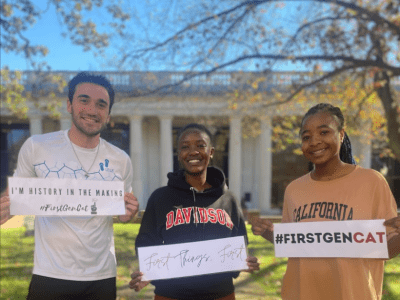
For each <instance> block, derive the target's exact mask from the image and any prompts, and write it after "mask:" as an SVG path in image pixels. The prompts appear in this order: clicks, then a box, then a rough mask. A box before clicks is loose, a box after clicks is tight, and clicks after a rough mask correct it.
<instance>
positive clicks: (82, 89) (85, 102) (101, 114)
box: [67, 83, 110, 137]
mask: <svg viewBox="0 0 400 300" xmlns="http://www.w3.org/2000/svg"><path fill="white" fill-rule="evenodd" d="M109 107H110V99H109V95H108V92H107V90H106V89H105V88H103V87H102V86H100V85H97V84H93V83H81V84H79V85H78V86H77V87H76V90H75V94H74V97H73V100H72V103H71V102H70V101H68V102H67V109H68V112H69V113H71V114H72V122H73V124H72V127H71V130H73V131H74V132H77V133H78V134H80V135H82V134H83V135H85V136H87V137H94V136H97V135H99V134H100V132H101V131H102V130H103V129H104V128H105V127H106V126H107V123H108V122H109V120H110V115H109Z"/></svg>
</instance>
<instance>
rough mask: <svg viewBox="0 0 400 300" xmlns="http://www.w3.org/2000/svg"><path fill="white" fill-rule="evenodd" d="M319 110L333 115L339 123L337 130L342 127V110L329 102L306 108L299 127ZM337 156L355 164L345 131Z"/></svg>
mask: <svg viewBox="0 0 400 300" xmlns="http://www.w3.org/2000/svg"><path fill="white" fill-rule="evenodd" d="M320 112H326V113H329V114H330V115H331V116H332V117H334V118H335V119H336V120H337V122H338V124H339V126H338V129H339V130H342V129H343V128H344V123H345V122H344V116H343V113H342V111H341V110H340V108H339V107H335V106H333V105H331V104H329V103H319V104H317V105H315V106H313V107H311V108H310V109H309V110H308V112H307V113H306V114H305V115H304V117H303V120H302V121H301V127H303V123H304V120H305V119H306V118H308V117H309V116H312V115H315V114H317V113H320ZM339 157H340V160H341V161H343V162H345V163H348V164H352V165H355V164H356V162H355V160H354V158H353V154H352V151H351V143H350V139H349V137H348V136H347V134H346V132H345V133H344V138H343V143H342V145H341V147H340V152H339Z"/></svg>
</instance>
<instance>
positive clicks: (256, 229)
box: [251, 217, 274, 243]
mask: <svg viewBox="0 0 400 300" xmlns="http://www.w3.org/2000/svg"><path fill="white" fill-rule="evenodd" d="M251 230H252V231H253V234H254V235H261V236H262V237H263V238H265V239H266V240H268V241H270V242H271V243H273V240H274V224H273V223H272V222H271V221H270V220H267V219H260V218H256V217H255V218H253V219H252V220H251Z"/></svg>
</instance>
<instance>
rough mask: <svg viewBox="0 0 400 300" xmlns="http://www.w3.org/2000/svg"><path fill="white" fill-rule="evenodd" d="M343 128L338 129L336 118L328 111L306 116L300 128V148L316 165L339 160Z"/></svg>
mask: <svg viewBox="0 0 400 300" xmlns="http://www.w3.org/2000/svg"><path fill="white" fill-rule="evenodd" d="M343 138H344V129H341V130H339V128H338V122H337V120H336V119H335V118H334V117H333V116H332V115H331V114H329V113H326V112H320V113H316V114H314V115H311V116H309V117H307V118H306V119H305V120H304V122H303V127H302V129H301V140H302V145H301V150H302V151H303V154H304V156H305V157H306V158H307V159H308V160H309V161H311V162H312V163H313V164H314V165H315V166H316V167H317V166H319V165H326V164H328V163H330V162H335V163H337V162H340V157H339V152H340V147H341V144H342V142H343Z"/></svg>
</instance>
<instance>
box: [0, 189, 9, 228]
mask: <svg viewBox="0 0 400 300" xmlns="http://www.w3.org/2000/svg"><path fill="white" fill-rule="evenodd" d="M10 218H11V215H10V197H9V196H8V190H7V192H6V193H4V195H2V196H1V198H0V225H2V224H4V223H5V222H7V221H8V220H9V219H10Z"/></svg>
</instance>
